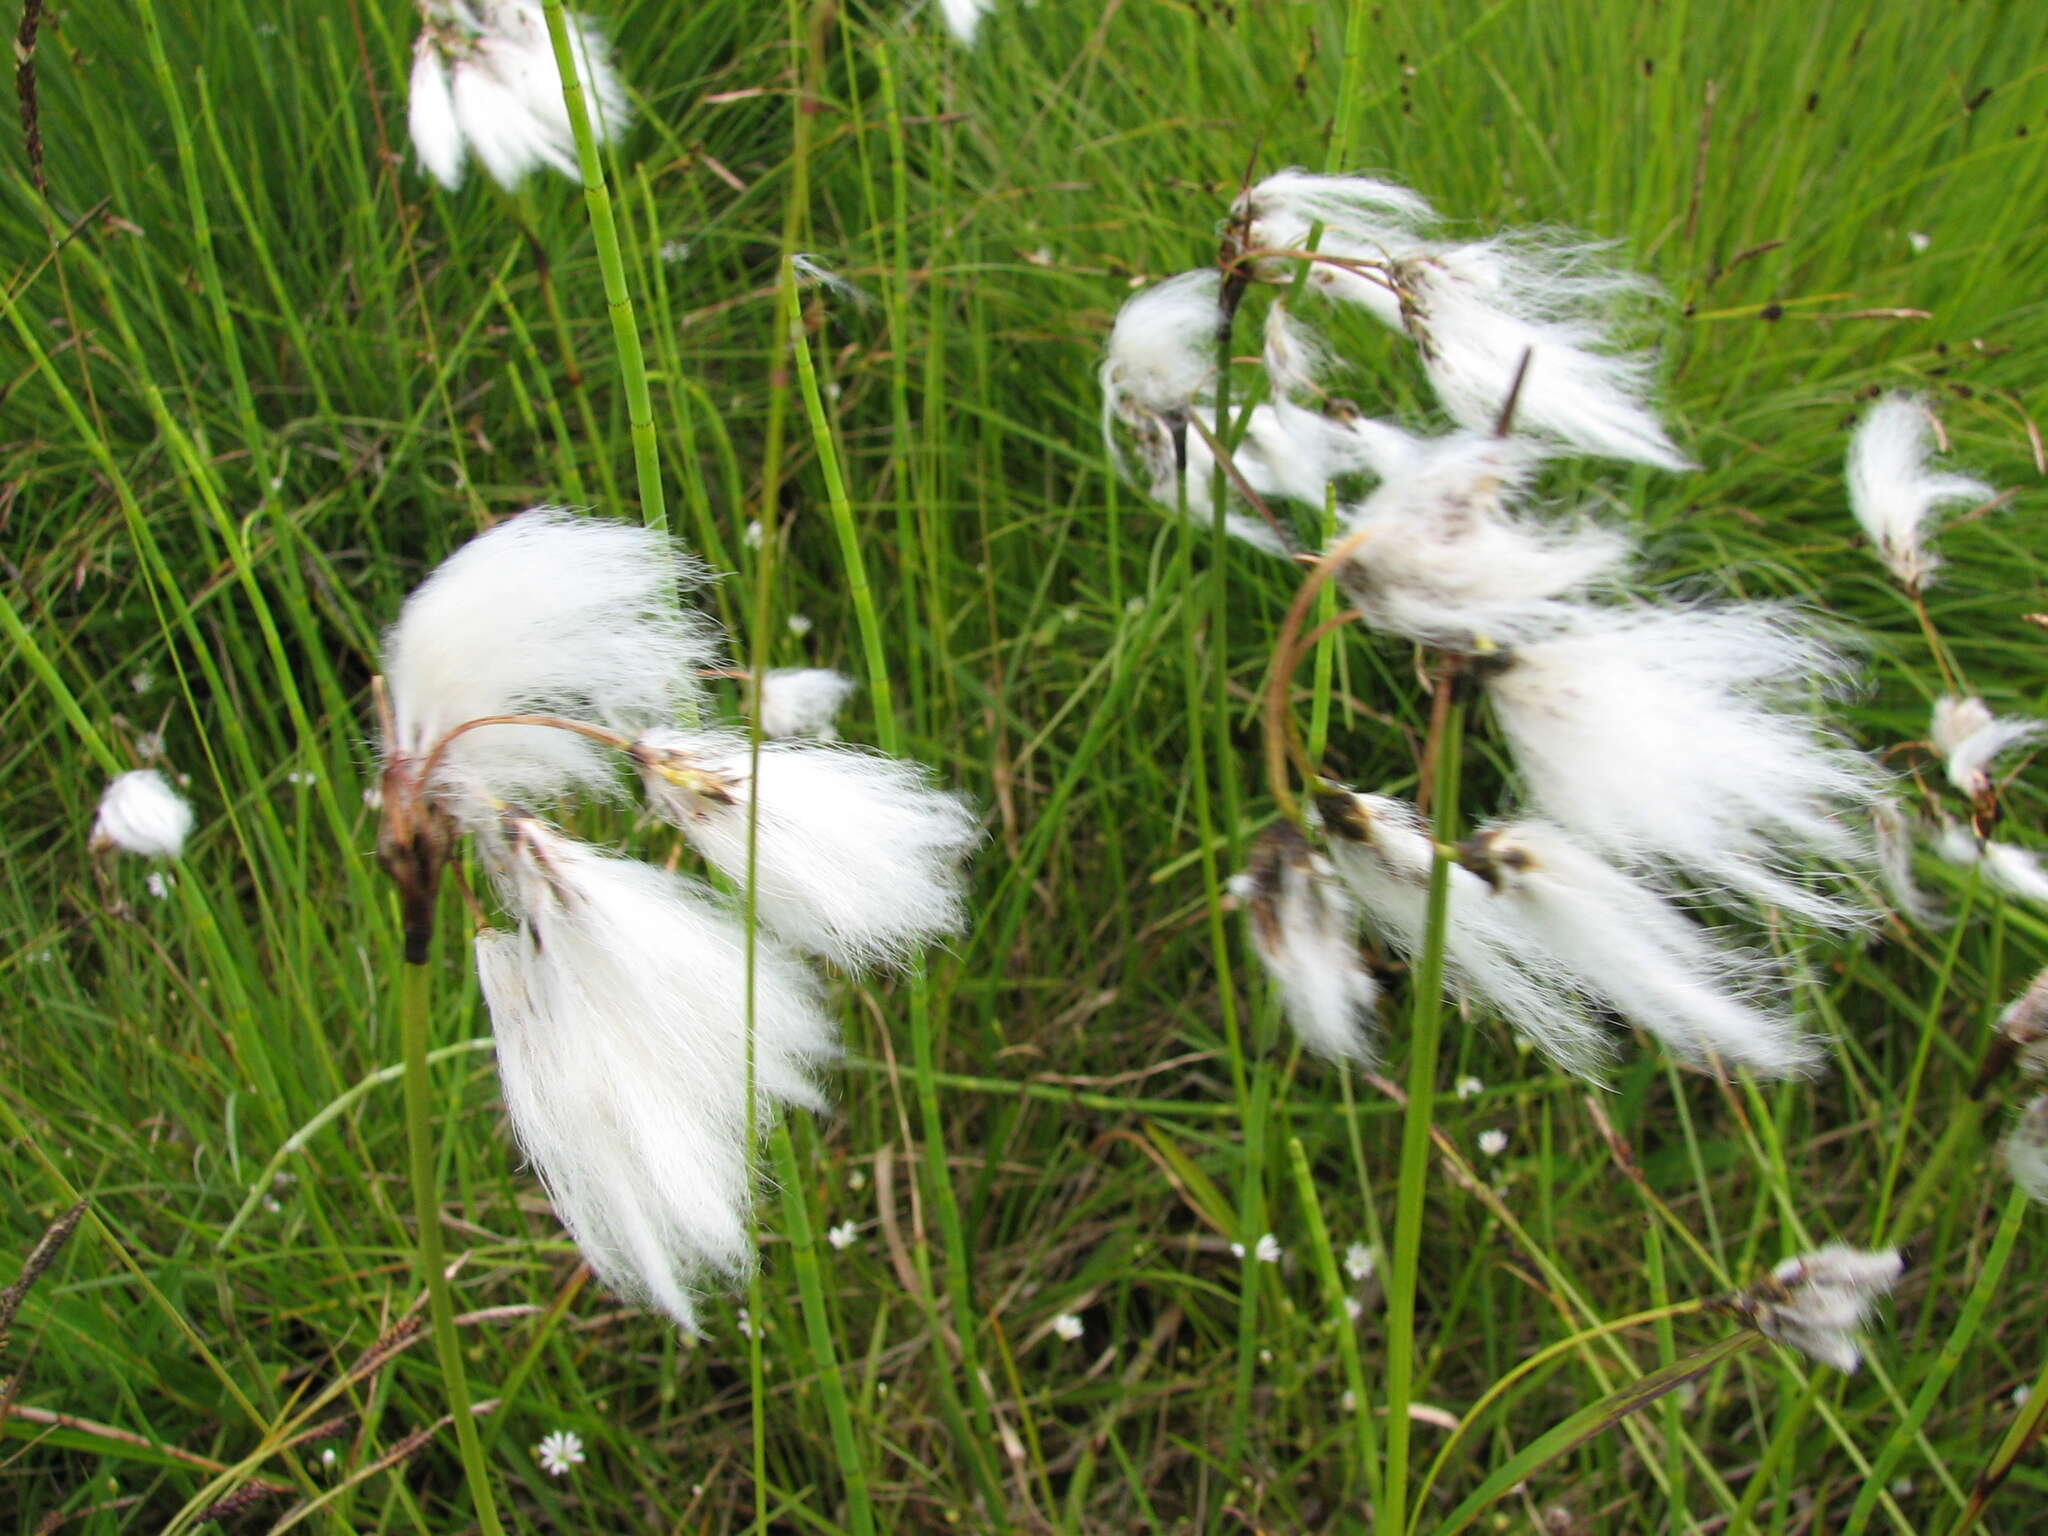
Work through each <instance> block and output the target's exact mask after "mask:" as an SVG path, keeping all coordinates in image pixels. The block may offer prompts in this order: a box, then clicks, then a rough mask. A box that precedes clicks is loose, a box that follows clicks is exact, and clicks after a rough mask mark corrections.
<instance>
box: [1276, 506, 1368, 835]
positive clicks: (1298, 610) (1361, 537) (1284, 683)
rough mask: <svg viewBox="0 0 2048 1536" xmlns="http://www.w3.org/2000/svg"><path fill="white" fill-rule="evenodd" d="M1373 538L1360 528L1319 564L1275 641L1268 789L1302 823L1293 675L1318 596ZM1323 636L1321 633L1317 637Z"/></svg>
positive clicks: (1307, 774) (1308, 770)
mask: <svg viewBox="0 0 2048 1536" xmlns="http://www.w3.org/2000/svg"><path fill="white" fill-rule="evenodd" d="M1370 536H1371V530H1370V529H1368V528H1361V529H1359V530H1358V531H1357V532H1356V533H1351V534H1347V535H1346V536H1345V537H1343V538H1341V539H1339V540H1338V541H1337V542H1336V543H1335V544H1333V545H1331V546H1330V548H1329V550H1328V551H1327V552H1326V553H1324V554H1323V555H1322V556H1321V557H1320V558H1319V559H1317V561H1316V563H1315V565H1314V566H1313V567H1312V568H1311V569H1310V571H1309V573H1308V579H1307V580H1306V581H1304V582H1303V583H1302V584H1301V587H1300V589H1299V590H1298V591H1297V592H1296V593H1295V594H1294V601H1293V602H1291V603H1289V604H1288V606H1287V617H1286V618H1284V619H1282V620H1281V621H1280V634H1279V636H1278V638H1277V639H1275V640H1274V642H1273V669H1272V672H1271V673H1270V674H1269V676H1268V677H1267V679H1266V699H1265V705H1264V708H1263V710H1262V711H1261V722H1262V726H1263V730H1264V734H1265V748H1266V787H1267V788H1268V789H1269V790H1271V791H1272V795H1273V799H1274V801H1275V803H1276V804H1278V805H1279V807H1280V811H1281V814H1282V815H1284V816H1286V817H1287V818H1288V819H1289V820H1290V821H1292V820H1298V819H1299V818H1300V813H1301V807H1300V805H1299V804H1298V803H1297V802H1296V800H1295V798H1294V795H1293V792H1292V791H1291V790H1290V789H1289V788H1288V785H1287V764H1288V760H1289V758H1290V757H1291V756H1294V753H1293V752H1292V750H1291V748H1292V743H1293V732H1292V725H1291V722H1290V720H1289V718H1288V711H1287V694H1288V690H1289V688H1290V687H1291V686H1292V685H1293V681H1294V674H1295V672H1296V671H1297V670H1299V669H1300V667H1301V657H1302V653H1303V651H1304V650H1306V649H1307V646H1306V645H1305V644H1304V643H1303V641H1302V639H1301V631H1302V626H1303V625H1304V624H1305V623H1307V621H1308V613H1309V608H1310V606H1311V605H1312V604H1313V603H1314V602H1315V600H1316V594H1317V593H1319V592H1321V591H1322V590H1323V588H1324V587H1326V586H1328V585H1329V583H1330V579H1331V578H1332V577H1333V576H1335V575H1336V574H1337V570H1338V567H1340V566H1341V565H1343V563H1344V562H1345V561H1346V560H1348V559H1350V558H1351V556H1352V555H1353V554H1355V553H1356V552H1357V551H1358V549H1359V548H1360V547H1361V546H1362V545H1363V544H1364V543H1365V541H1366V539H1367V538H1369V537H1370ZM1322 633H1323V630H1322V629H1321V628H1318V629H1317V631H1316V634H1317V637H1320V636H1321V634H1322ZM1314 776H1315V775H1314V769H1313V766H1312V765H1306V764H1304V765H1303V766H1302V777H1303V779H1304V780H1306V779H1310V778H1313V777H1314Z"/></svg>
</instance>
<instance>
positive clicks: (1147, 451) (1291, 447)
mask: <svg viewBox="0 0 2048 1536" xmlns="http://www.w3.org/2000/svg"><path fill="white" fill-rule="evenodd" d="M1136 441H1137V443H1138V447H1139V452H1140V456H1141V457H1142V458H1143V460H1144V464H1145V469H1146V474H1147V482H1148V483H1147V492H1148V494H1149V495H1150V496H1151V497H1152V499H1153V500H1154V501H1156V502H1158V503H1159V504H1160V505H1161V506H1163V507H1167V508H1170V509H1177V508H1178V507H1179V505H1180V504H1181V497H1182V495H1183V494H1185V497H1186V506H1187V510H1188V514H1189V516H1191V517H1194V518H1197V519H1200V520H1203V521H1206V520H1207V519H1208V518H1210V517H1212V516H1214V508H1215V503H1214V500H1213V499H1212V495H1211V491H1212V488H1213V485H1214V474H1215V468H1216V456H1215V454H1214V453H1212V452H1211V451H1210V448H1209V444H1208V443H1207V441H1205V440H1204V439H1203V438H1202V436H1201V435H1200V434H1199V433H1195V432H1189V433H1188V434H1187V436H1186V438H1185V440H1184V442H1183V446H1182V447H1181V448H1180V449H1179V450H1176V449H1175V448H1174V446H1173V443H1172V441H1171V440H1170V439H1169V438H1167V437H1166V436H1165V435H1164V434H1159V433H1155V434H1152V435H1150V436H1148V435H1146V434H1144V433H1140V434H1138V436H1137V439H1136ZM1422 442H1423V440H1422V439H1420V438H1416V437H1413V436H1411V435H1410V434H1409V433H1407V432H1406V431H1404V430H1402V429H1401V428H1400V427H1397V426H1395V425H1394V424H1393V423H1392V422H1387V421H1380V420H1377V419H1375V418H1373V417H1370V416H1332V415H1325V414H1323V413H1322V412H1320V411H1311V410H1307V409H1305V408H1303V407H1302V406H1299V405H1296V404H1294V403H1293V402H1291V401H1287V400H1274V401H1268V402H1265V403H1262V404H1259V405H1256V406H1253V407H1252V409H1251V410H1250V411H1249V412H1248V413H1247V414H1246V416H1245V420H1244V435H1243V437H1242V438H1241V439H1240V440H1239V442H1238V444H1237V446H1236V447H1235V448H1234V449H1232V450H1231V454H1230V462H1231V465H1232V467H1233V468H1235V469H1236V471H1237V473H1238V475H1239V477H1241V478H1242V479H1243V481H1244V484H1245V485H1246V486H1247V487H1249V488H1250V490H1251V492H1252V494H1254V495H1255V496H1258V497H1259V498H1260V499H1262V500H1264V501H1266V502H1267V503H1269V504H1270V503H1271V502H1274V501H1292V502H1298V503H1300V504H1301V505H1303V506H1306V507H1309V508H1311V509H1312V510H1313V511H1314V512H1315V513H1316V515H1317V517H1318V519H1320V517H1321V514H1322V512H1323V507H1324V502H1325V500H1326V498H1327V496H1328V493H1329V488H1330V485H1331V483H1332V482H1333V481H1339V480H1342V479H1343V478H1344V477H1345V476H1350V475H1370V476H1372V477H1374V478H1377V479H1381V480H1384V479H1386V478H1387V477H1389V476H1391V475H1395V474H1398V473H1400V472H1402V471H1403V470H1405V469H1406V468H1408V467H1409V466H1410V465H1411V464H1413V463H1414V462H1415V460H1416V459H1417V458H1418V457H1419V455H1420V453H1421V451H1422V448H1421V445H1422ZM1183 454H1184V455H1185V458H1186V463H1185V465H1183V464H1182V463H1181V456H1182V455H1183ZM1183 478H1185V480H1186V490H1185V493H1183V491H1182V489H1181V482H1182V480H1183ZM1228 494H1229V495H1230V496H1231V497H1233V498H1234V497H1235V496H1236V495H1237V494H1238V488H1237V486H1236V485H1235V483H1232V484H1231V485H1230V486H1229V487H1228ZM1224 526H1225V527H1226V528H1227V529H1228V530H1229V532H1230V533H1231V534H1232V535H1233V536H1234V537H1236V538H1239V539H1242V540H1243V541H1244V542H1246V543H1248V544H1251V545H1252V546H1254V547H1255V548H1258V549H1263V550H1264V551H1266V553H1268V554H1272V555H1278V556H1280V557H1282V558H1286V557H1288V556H1290V555H1292V554H1293V553H1294V550H1293V548H1292V547H1291V546H1290V545H1289V544H1288V543H1287V541H1286V540H1285V539H1283V538H1282V537H1280V536H1279V535H1277V534H1275V533H1274V531H1273V530H1272V529H1271V528H1270V527H1269V526H1268V525H1267V524H1266V523H1265V522H1264V521H1262V520H1261V519H1259V518H1256V517H1251V516H1247V515H1245V514H1243V513H1238V512H1226V513H1225V514H1224ZM1318 526H1320V522H1318Z"/></svg>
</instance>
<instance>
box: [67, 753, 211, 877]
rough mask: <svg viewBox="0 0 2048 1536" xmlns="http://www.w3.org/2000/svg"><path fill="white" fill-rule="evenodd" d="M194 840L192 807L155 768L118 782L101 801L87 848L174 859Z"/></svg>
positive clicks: (123, 778)
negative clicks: (186, 840) (191, 838)
mask: <svg viewBox="0 0 2048 1536" xmlns="http://www.w3.org/2000/svg"><path fill="white" fill-rule="evenodd" d="M191 835H192V807H191V806H190V805H189V804H187V803H186V801H185V797H184V796H183V795H181V794H179V793H178V792H177V791H176V790H175V789H173V788H171V782H170V780H169V779H166V778H165V777H164V776H163V775H162V774H161V773H158V772H157V771H156V770H155V769H154V768H137V769H134V770H133V771H132V772H129V773H124V774H120V775H118V776H116V777H115V778H114V779H113V780H112V781H111V782H110V783H109V784H108V785H107V787H106V789H105V791H104V792H103V793H102V794H101V795H100V805H99V811H98V813H97V814H96V815H95V816H94V817H93V823H92V833H91V835H90V837H89V838H88V839H87V846H88V847H90V848H91V849H92V851H93V852H95V853H105V852H109V851H119V852H121V853H133V854H137V855H139V856H140V857H142V858H145V859H175V858H177V857H178V855H179V854H181V853H183V852H184V851H185V839H186V838H187V837H189V836H191Z"/></svg>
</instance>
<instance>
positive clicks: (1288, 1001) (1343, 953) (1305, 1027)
mask: <svg viewBox="0 0 2048 1536" xmlns="http://www.w3.org/2000/svg"><path fill="white" fill-rule="evenodd" d="M1238 881H1240V882H1242V886H1241V888H1240V891H1239V894H1240V897H1241V899H1242V901H1243V902H1244V907H1245V911H1246V914H1247V916H1248V917H1249V918H1250V922H1251V933H1252V947H1253V948H1254V949H1255V950H1256V951H1257V952H1258V956H1259V959H1260V960H1261V961H1262V962H1263V963H1264V965H1265V967H1266V970H1267V972H1268V974H1270V975H1271V976H1272V978H1273V981H1274V983H1275V985H1276V986H1278V988H1279V989H1280V999H1281V1003H1282V1005H1283V1006H1284V1007H1285V1009H1286V1012H1287V1019H1288V1022H1289V1023H1291V1024H1292V1025H1293V1026H1294V1028H1295V1032H1296V1033H1297V1034H1299V1035H1300V1036H1301V1040H1302V1044H1304V1045H1306V1046H1307V1047H1308V1048H1309V1049H1310V1050H1312V1051H1314V1052H1316V1054H1318V1055H1320V1056H1327V1057H1329V1058H1331V1059H1332V1060H1351V1061H1371V1060H1372V1058H1373V1055H1374V1040H1375V1030H1374V1023H1375V1019H1374V1010H1375V1008H1376V1006H1377V1005H1378V1002H1379V984H1378V983H1377V982H1375V981H1374V980H1373V977H1372V973H1371V972H1370V971H1368V970H1367V969H1366V968H1365V964H1364V962H1363V960H1362V959H1361V957H1360V955H1359V952H1358V914H1357V912H1356V910H1355V909H1354V908H1353V906H1352V903H1351V897H1350V895H1349V893H1348V892H1347V891H1346V890H1345V888H1344V887H1343V885H1341V884H1340V883H1339V882H1338V880H1337V876H1336V871H1335V870H1334V869H1332V868H1331V866H1330V861H1329V860H1328V859H1326V858H1324V857H1322V856H1321V855H1320V854H1318V853H1316V852H1315V850H1314V849H1312V848H1310V847H1309V845H1308V841H1307V839H1305V838H1304V837H1303V836H1302V835H1301V834H1300V833H1299V832H1298V831H1296V830H1295V829H1294V827H1293V825H1292V824H1291V823H1288V822H1279V823H1276V824H1275V825H1274V826H1272V827H1270V828H1268V829H1267V830H1266V831H1265V832H1263V833H1261V834H1260V836H1259V838H1258V840H1257V841H1256V842H1255V843H1254V844H1253V845H1252V850H1251V858H1250V861H1249V867H1248V868H1247V869H1246V871H1245V873H1244V874H1242V875H1240V876H1239V877H1238ZM1234 883H1235V882H1234Z"/></svg>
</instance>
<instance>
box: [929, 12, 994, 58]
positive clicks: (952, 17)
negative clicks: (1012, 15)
mask: <svg viewBox="0 0 2048 1536" xmlns="http://www.w3.org/2000/svg"><path fill="white" fill-rule="evenodd" d="M995 8H996V6H995V0H939V12H940V14H941V15H943V16H944V17H945V18H946V30H947V31H949V32H951V33H952V34H953V37H954V40H955V41H957V42H958V43H960V44H961V45H962V46H963V47H969V48H971V47H973V46H974V37H975V34H976V33H977V32H979V31H980V30H981V22H982V18H983V17H985V16H987V15H989V14H990V13H991V12H993V11H994V10H995Z"/></svg>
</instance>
